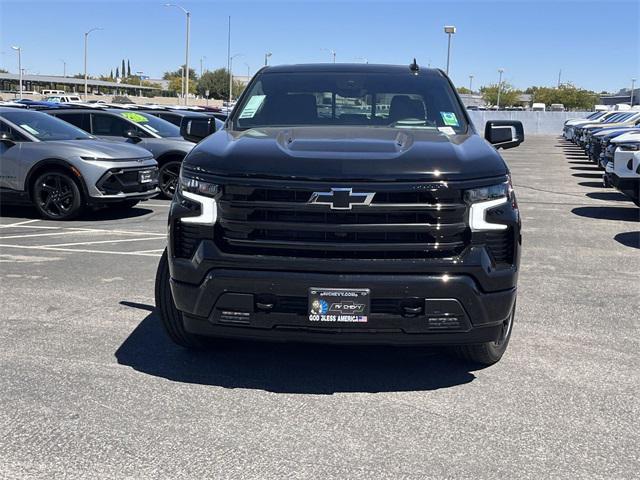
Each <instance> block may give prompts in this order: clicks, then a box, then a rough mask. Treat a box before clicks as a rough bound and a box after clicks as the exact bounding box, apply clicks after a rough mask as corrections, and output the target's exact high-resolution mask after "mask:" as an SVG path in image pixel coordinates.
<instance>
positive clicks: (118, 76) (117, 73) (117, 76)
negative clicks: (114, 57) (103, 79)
mask: <svg viewBox="0 0 640 480" xmlns="http://www.w3.org/2000/svg"><path fill="white" fill-rule="evenodd" d="M116 78H120V70H118V67H116Z"/></svg>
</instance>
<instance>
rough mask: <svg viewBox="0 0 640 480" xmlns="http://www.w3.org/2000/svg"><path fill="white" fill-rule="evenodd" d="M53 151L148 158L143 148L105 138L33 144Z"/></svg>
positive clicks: (80, 155) (89, 155)
mask: <svg viewBox="0 0 640 480" xmlns="http://www.w3.org/2000/svg"><path fill="white" fill-rule="evenodd" d="M33 145H34V146H35V145H37V146H38V147H40V148H42V149H46V150H49V151H51V152H55V154H56V156H75V157H97V158H108V159H114V160H121V159H130V158H131V159H138V158H149V157H151V154H150V153H149V151H147V150H145V149H144V148H140V147H137V146H135V145H129V144H127V143H117V142H109V141H105V140H52V141H47V142H37V143H34V144H33Z"/></svg>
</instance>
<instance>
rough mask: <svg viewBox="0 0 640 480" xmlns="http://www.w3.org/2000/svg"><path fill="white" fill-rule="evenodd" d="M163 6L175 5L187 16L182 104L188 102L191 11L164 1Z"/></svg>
mask: <svg viewBox="0 0 640 480" xmlns="http://www.w3.org/2000/svg"><path fill="white" fill-rule="evenodd" d="M164 6H165V7H176V8H179V9H180V10H182V11H183V12H184V14H185V15H186V16H187V47H186V49H185V53H184V64H185V68H184V78H183V80H182V83H183V87H182V88H183V92H182V93H183V94H184V104H185V105H187V104H188V103H189V31H190V30H191V12H189V11H188V10H187V9H186V8H184V7H181V6H180V5H176V4H175V3H165V4H164Z"/></svg>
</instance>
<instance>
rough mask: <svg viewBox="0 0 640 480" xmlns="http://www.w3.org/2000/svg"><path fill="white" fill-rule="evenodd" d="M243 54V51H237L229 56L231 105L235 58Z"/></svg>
mask: <svg viewBox="0 0 640 480" xmlns="http://www.w3.org/2000/svg"><path fill="white" fill-rule="evenodd" d="M241 56H242V54H241V53H236V54H235V55H232V56H230V57H229V105H231V101H232V100H233V59H234V58H236V57H241Z"/></svg>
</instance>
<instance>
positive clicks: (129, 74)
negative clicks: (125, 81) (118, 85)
mask: <svg viewBox="0 0 640 480" xmlns="http://www.w3.org/2000/svg"><path fill="white" fill-rule="evenodd" d="M130 76H131V65H129V59H128V58H127V77H130Z"/></svg>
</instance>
